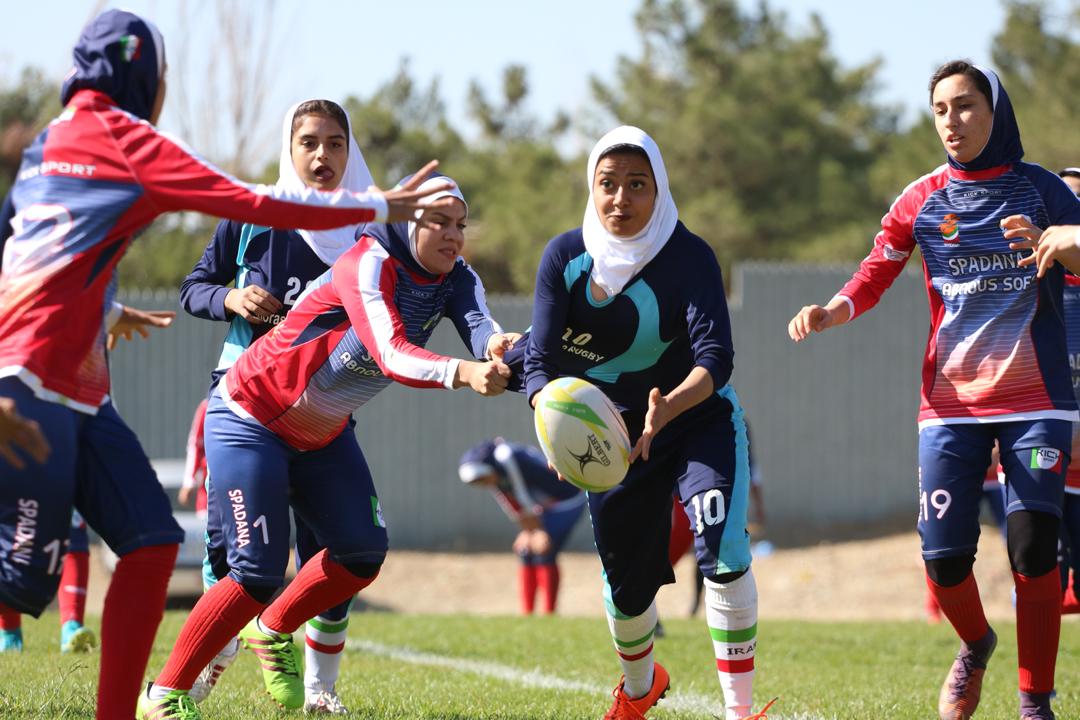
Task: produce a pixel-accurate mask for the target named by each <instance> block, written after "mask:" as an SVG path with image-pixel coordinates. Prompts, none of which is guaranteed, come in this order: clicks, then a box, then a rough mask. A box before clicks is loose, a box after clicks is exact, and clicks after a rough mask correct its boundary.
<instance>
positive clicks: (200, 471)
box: [183, 399, 207, 487]
mask: <svg viewBox="0 0 1080 720" xmlns="http://www.w3.org/2000/svg"><path fill="white" fill-rule="evenodd" d="M206 405H207V401H206V400H205V399H204V400H203V401H202V402H201V403H199V407H197V408H195V417H193V418H192V420H191V430H190V431H189V432H188V441H187V456H186V458H185V461H184V479H183V487H196V486H197V485H202V482H203V480H204V479H205V478H206V445H205V443H204V434H203V427H204V425H205V423H206Z"/></svg>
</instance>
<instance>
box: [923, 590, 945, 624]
mask: <svg viewBox="0 0 1080 720" xmlns="http://www.w3.org/2000/svg"><path fill="white" fill-rule="evenodd" d="M923 609H924V610H925V611H926V621H927V622H929V623H934V624H937V623H939V622H941V608H940V607H939V606H938V604H937V600H935V599H934V593H933V591H932V590H930V588H927V589H926V601H925V602H924V603H923Z"/></svg>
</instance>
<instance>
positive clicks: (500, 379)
mask: <svg viewBox="0 0 1080 720" xmlns="http://www.w3.org/2000/svg"><path fill="white" fill-rule="evenodd" d="M509 381H510V366H509V365H507V364H506V363H504V362H503V361H501V360H492V361H491V362H474V361H472V360H462V361H461V362H459V363H458V367H457V377H456V378H454V387H456V388H457V387H464V386H466V385H468V386H469V387H471V388H472V389H473V391H475V392H477V393H479V394H480V395H483V396H485V397H493V396H495V395H499V394H501V393H502V392H503V391H504V390H506V385H507V383H508V382H509Z"/></svg>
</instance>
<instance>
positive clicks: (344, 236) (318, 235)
mask: <svg viewBox="0 0 1080 720" xmlns="http://www.w3.org/2000/svg"><path fill="white" fill-rule="evenodd" d="M305 102H306V101H305ZM302 104H303V103H296V104H295V105H293V106H292V107H291V108H289V110H288V112H286V113H285V121H284V122H283V123H282V126H281V159H280V160H279V161H278V181H277V186H278V187H280V188H287V189H289V190H304V189H305V188H307V185H305V184H304V181H303V180H301V179H300V176H299V175H298V174H297V173H296V168H295V167H294V166H293V160H292V124H293V115H295V114H296V109H297V108H298V107H300V105H302ZM345 119H346V120H349V118H348V115H346V116H345ZM349 122H350V125H351V120H350V121H349ZM345 134H346V135H347V136H348V138H349V159H348V161H347V162H346V163H345V173H344V175H343V176H342V178H341V184H340V185H338V187H337V189H338V190H350V191H352V192H366V191H367V189H368V188H369V187H371V186H372V185H374V184H375V181H374V180H372V179H371V171H370V170H368V166H367V163H366V162H364V155H363V154H362V153H361V152H360V146H359V145H357V144H356V138H354V137H353V134H352V127H347V128H345ZM356 228H357V226H356V225H346V226H344V227H339V228H334V229H333V230H298V231H297V232H299V233H300V237H302V238H303V239H304V242H306V243H307V244H308V247H310V248H311V250H312V252H314V253H315V254H316V255H318V256H319V259H320V260H322V261H323V262H324V263H326V264H327V265H333V264H334V261H335V260H337V259H338V258H339V257H341V255H342V254H343V253H344V252H345V251H346V250H348V249H349V248H350V247H352V246H353V243H355V242H356Z"/></svg>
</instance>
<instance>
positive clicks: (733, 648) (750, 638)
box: [705, 570, 758, 720]
mask: <svg viewBox="0 0 1080 720" xmlns="http://www.w3.org/2000/svg"><path fill="white" fill-rule="evenodd" d="M757 600H758V595H757V584H756V583H755V582H754V573H753V571H752V570H747V571H746V573H745V574H744V575H742V576H741V577H739V578H738V579H736V580H734V581H732V582H730V583H726V584H724V585H719V584H717V583H714V582H713V581H711V580H710V579H709V578H705V619H706V621H707V622H708V623H709V634H710V635H711V636H712V641H713V652H714V653H716V670H717V674H718V675H719V677H720V687H721V689H722V690H723V691H724V705H725V706H726V708H727V718H728V720H732V718H735V719H736V720H737V719H738V718H741V717H743V716H745V715H749V714H750V709H751V706H752V705H753V695H754V651H755V649H756V648H757Z"/></svg>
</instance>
